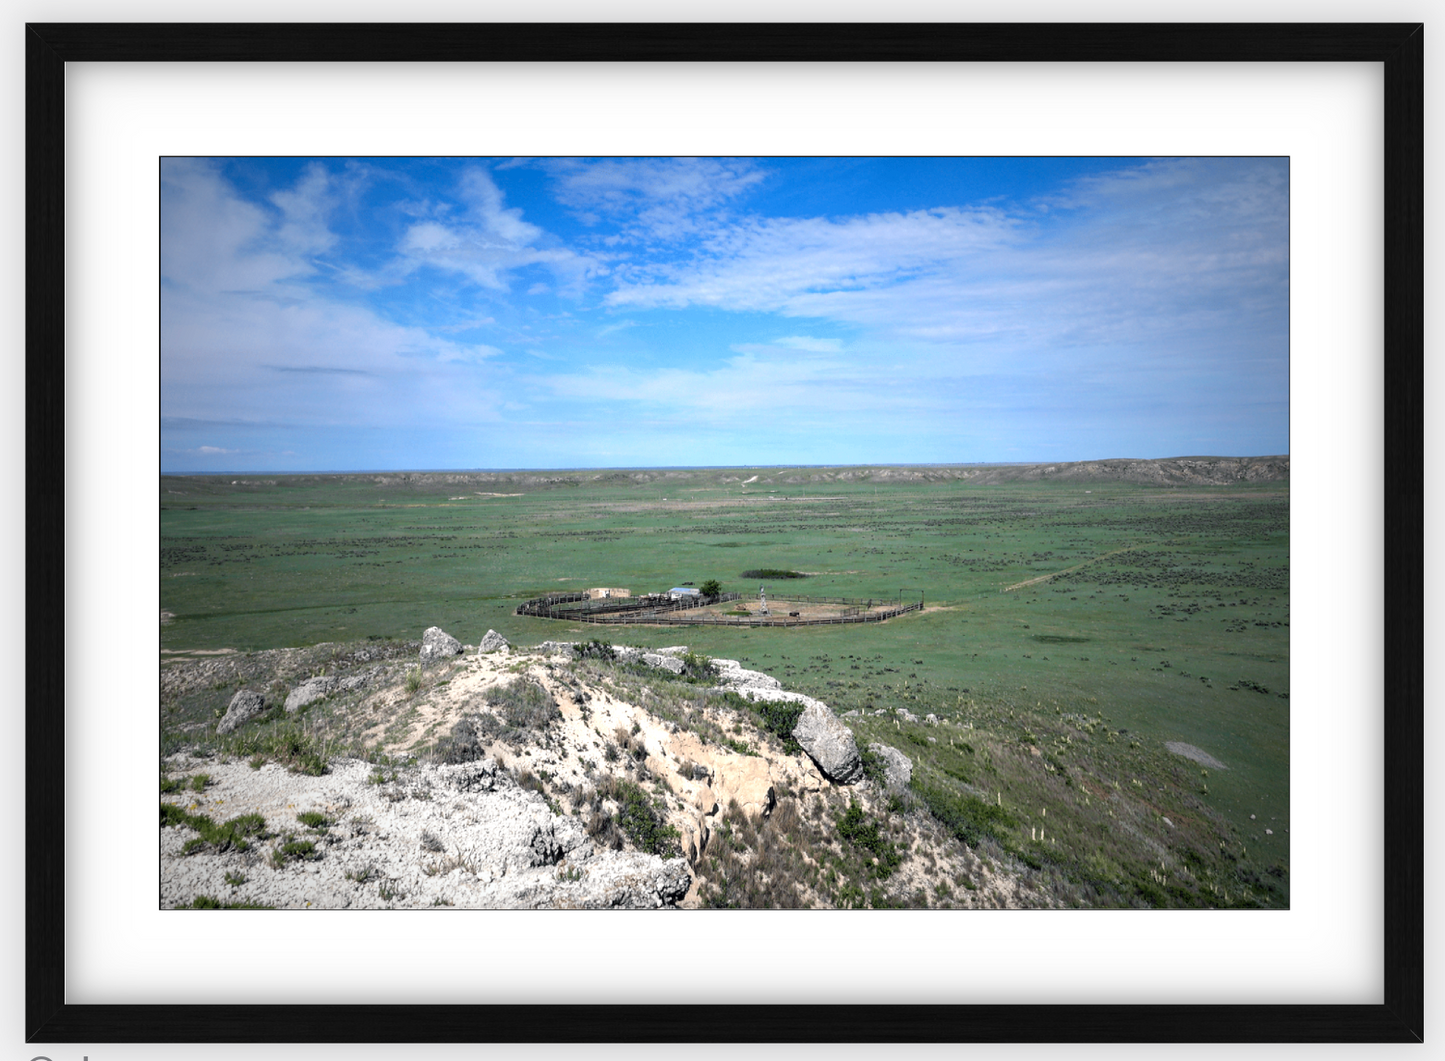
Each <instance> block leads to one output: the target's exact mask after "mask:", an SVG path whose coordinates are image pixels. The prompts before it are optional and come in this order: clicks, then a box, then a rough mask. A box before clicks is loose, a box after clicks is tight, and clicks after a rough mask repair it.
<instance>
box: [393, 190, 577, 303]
mask: <svg viewBox="0 0 1445 1061" xmlns="http://www.w3.org/2000/svg"><path fill="white" fill-rule="evenodd" d="M458 195H459V198H460V199H461V200H462V202H463V203H465V205H466V207H467V210H466V213H465V215H464V216H462V217H458V218H456V219H455V220H452V219H447V220H442V219H432V220H427V221H421V222H418V223H417V224H414V225H412V226H411V227H410V228H409V229H408V230H407V231H406V233H405V234H404V235H403V237H402V239H401V242H400V245H399V247H398V250H399V251H400V253H401V255H402V258H403V269H404V271H406V272H410V271H412V270H414V269H417V268H420V267H422V266H432V267H434V268H437V269H444V270H449V271H455V272H459V273H462V274H463V275H465V276H466V277H467V278H469V279H470V280H472V281H473V282H475V283H477V284H479V285H481V286H482V287H484V288H487V289H488V290H491V291H499V292H500V291H507V290H508V289H509V286H510V280H511V276H512V274H513V273H516V272H517V271H519V270H521V269H524V268H526V267H527V266H532V265H541V266H545V267H546V268H547V269H549V270H550V271H551V272H552V274H553V275H554V276H555V277H556V280H557V283H558V284H559V285H560V286H562V287H565V288H568V289H569V290H574V291H575V290H578V289H579V288H580V286H581V285H582V284H583V283H584V282H585V281H586V279H587V277H588V276H589V275H591V274H593V273H597V272H601V271H604V267H603V266H602V264H601V263H600V262H598V261H594V260H592V259H590V258H588V257H587V256H585V255H582V254H579V253H577V252H576V251H573V250H571V249H569V248H567V247H563V246H561V245H559V244H557V243H556V242H555V241H549V240H547V239H546V233H545V232H543V230H542V229H541V228H539V227H538V226H536V225H533V224H531V223H530V222H528V221H525V220H523V218H522V211H521V210H519V209H517V208H514V207H507V206H506V205H504V203H505V197H504V196H503V194H502V192H501V189H499V188H498V187H497V185H496V182H495V181H493V180H492V177H491V175H490V174H489V173H488V172H487V171H486V170H484V169H481V168H476V169H471V170H468V171H467V172H466V173H465V174H463V176H462V178H461V181H460V187H459V189H458ZM534 290H535V288H534Z"/></svg>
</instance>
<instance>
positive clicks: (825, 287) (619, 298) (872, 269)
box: [606, 207, 1014, 315]
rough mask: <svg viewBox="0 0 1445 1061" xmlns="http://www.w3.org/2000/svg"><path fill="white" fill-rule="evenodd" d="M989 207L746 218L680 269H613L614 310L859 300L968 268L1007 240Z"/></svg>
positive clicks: (1004, 222)
mask: <svg viewBox="0 0 1445 1061" xmlns="http://www.w3.org/2000/svg"><path fill="white" fill-rule="evenodd" d="M1013 228H1014V223H1013V222H1012V221H1011V220H1010V219H1008V218H1007V217H1006V216H1005V215H1004V214H1003V213H1002V212H1001V211H999V210H996V209H991V208H990V209H979V210H963V209H958V208H955V207H948V208H944V209H939V210H920V211H914V212H911V213H907V214H896V213H895V214H870V215H867V216H863V217H854V218H845V219H842V220H836V221H835V220H831V219H828V218H804V219H794V218H778V219H765V218H750V219H748V220H747V221H744V222H740V223H738V224H736V225H731V226H728V227H726V228H723V229H720V230H718V231H716V232H714V233H712V234H710V235H709V236H708V237H706V238H705V239H704V240H703V242H702V250H701V252H700V253H699V254H698V255H697V256H696V257H694V258H693V259H691V260H690V261H687V262H683V263H677V264H674V263H665V264H647V265H640V266H634V267H631V268H628V269H624V270H620V272H621V273H622V277H623V282H622V283H621V284H619V286H618V287H617V288H616V289H615V290H614V291H613V292H612V293H611V294H609V295H608V296H607V298H606V302H607V304H608V305H612V306H639V307H657V306H666V307H672V308H681V307H684V306H689V305H703V306H717V307H720V308H725V309H733V310H764V311H780V312H783V313H785V314H788V315H798V314H799V313H800V309H799V307H800V306H801V305H803V304H805V303H806V300H808V299H809V298H810V297H811V296H815V295H818V294H824V293H835V292H867V291H870V290H874V289H877V288H880V287H884V286H894V285H897V284H900V283H904V282H907V281H908V280H910V279H914V278H917V277H919V276H924V275H930V274H934V273H937V272H938V271H940V270H945V269H949V268H956V267H958V266H959V265H960V264H970V263H976V262H977V260H978V259H979V257H980V256H981V255H982V254H983V253H984V252H985V251H989V250H994V249H997V248H999V247H1001V246H1003V245H1004V244H1005V243H1006V242H1007V241H1008V240H1010V239H1011V238H1012V237H1013V231H1012V230H1013Z"/></svg>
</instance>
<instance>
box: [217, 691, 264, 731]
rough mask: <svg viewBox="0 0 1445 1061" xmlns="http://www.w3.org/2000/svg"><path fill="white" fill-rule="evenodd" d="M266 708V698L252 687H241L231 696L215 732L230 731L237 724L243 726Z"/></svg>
mask: <svg viewBox="0 0 1445 1061" xmlns="http://www.w3.org/2000/svg"><path fill="white" fill-rule="evenodd" d="M265 710H266V698H265V697H264V696H262V695H261V694H260V693H258V692H256V690H254V689H242V690H240V691H239V692H238V693H236V695H235V696H233V697H231V703H230V705H229V706H228V707H227V708H226V714H225V717H224V718H222V719H221V721H220V723H219V724H218V725H217V726H216V732H217V733H230V732H231V731H232V730H233V729H236V728H237V727H238V726H244V725H245V724H246V723H247V722H250V721H251V719H253V718H255V717H256V716H257V715H259V714H261V713H262V712H263V711H265Z"/></svg>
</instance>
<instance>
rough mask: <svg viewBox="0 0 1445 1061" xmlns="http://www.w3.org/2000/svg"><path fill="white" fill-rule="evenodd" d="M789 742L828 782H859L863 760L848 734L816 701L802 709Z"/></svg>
mask: <svg viewBox="0 0 1445 1061" xmlns="http://www.w3.org/2000/svg"><path fill="white" fill-rule="evenodd" d="M793 739H794V740H796V741H797V742H798V743H799V744H801V745H802V746H803V750H804V751H805V752H807V753H808V755H809V757H810V758H812V760H813V762H815V763H817V764H818V769H819V770H821V771H823V773H824V774H825V775H826V776H827V777H828V778H830V779H831V780H833V781H837V782H838V783H839V784H844V785H851V784H854V783H856V782H858V781H860V780H861V779H862V777H863V760H862V758H861V757H860V756H859V755H858V745H857V744H856V743H855V742H854V740H853V732H852V730H850V729H849V728H848V727H847V726H845V725H844V724H843V722H842V720H841V719H839V718H838V716H837V715H835V714H833V712H832V711H830V710H829V709H828V708H827V706H825V705H824V704H822V703H820V702H819V701H817V700H812V701H809V702H808V703H805V704H804V705H803V713H802V714H801V715H799V716H798V724H797V725H796V726H794V727H793Z"/></svg>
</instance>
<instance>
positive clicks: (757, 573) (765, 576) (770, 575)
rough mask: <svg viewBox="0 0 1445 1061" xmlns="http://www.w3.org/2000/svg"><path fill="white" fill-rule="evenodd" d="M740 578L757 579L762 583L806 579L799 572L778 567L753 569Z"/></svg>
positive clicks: (805, 576)
mask: <svg viewBox="0 0 1445 1061" xmlns="http://www.w3.org/2000/svg"><path fill="white" fill-rule="evenodd" d="M741 577H742V578H759V579H762V580H763V581H764V582H768V581H776V580H777V579H783V578H807V577H808V576H807V575H805V574H803V572H801V571H786V570H784V569H782V568H778V567H754V568H750V569H749V570H747V571H744V572H743V573H742V576H741Z"/></svg>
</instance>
